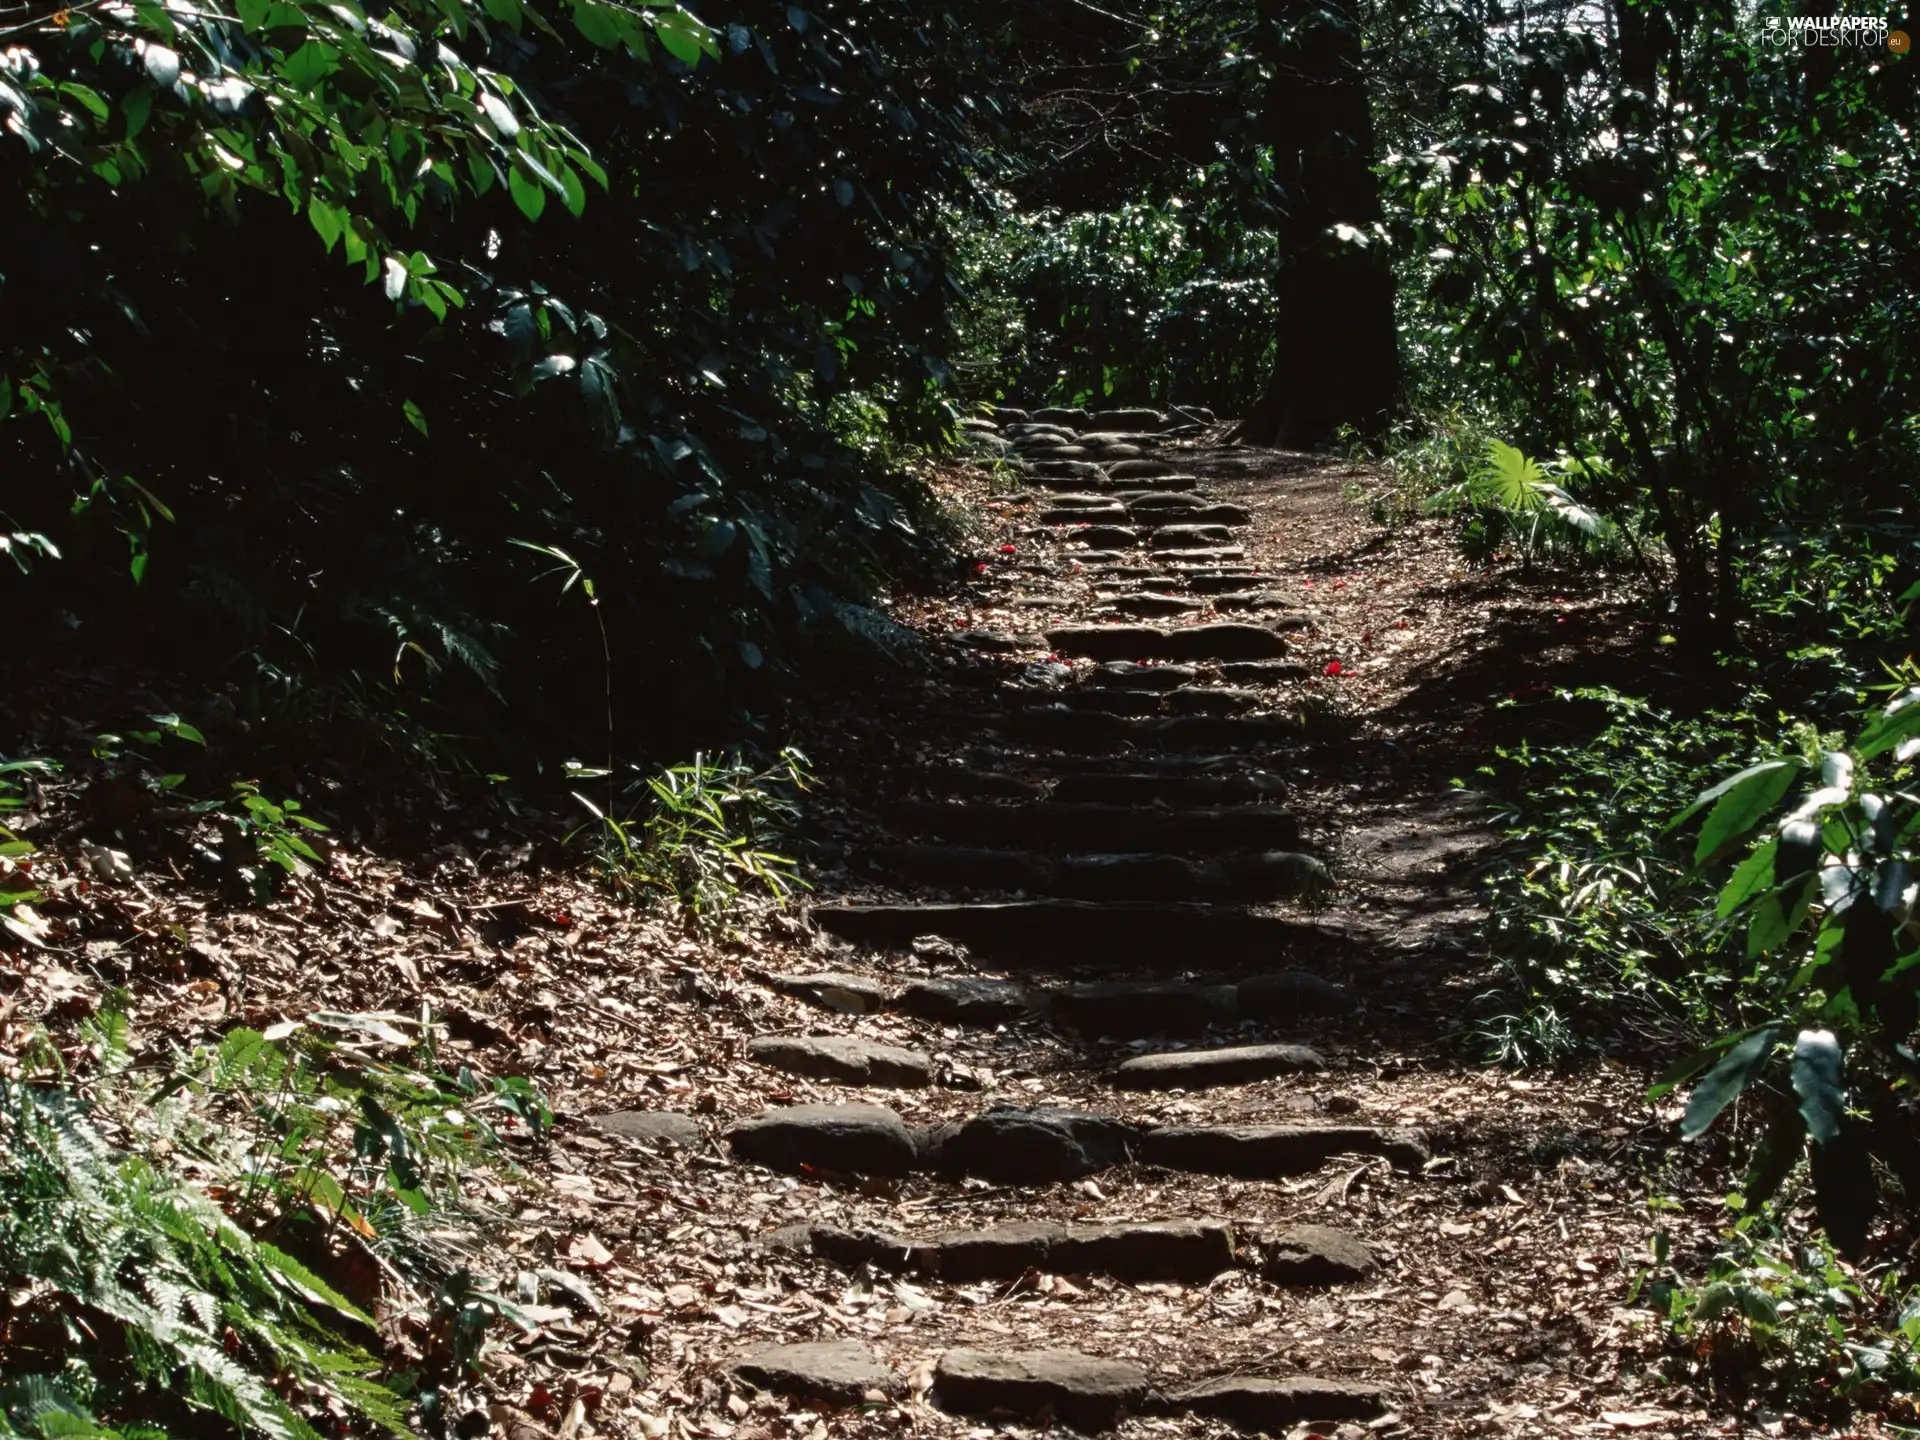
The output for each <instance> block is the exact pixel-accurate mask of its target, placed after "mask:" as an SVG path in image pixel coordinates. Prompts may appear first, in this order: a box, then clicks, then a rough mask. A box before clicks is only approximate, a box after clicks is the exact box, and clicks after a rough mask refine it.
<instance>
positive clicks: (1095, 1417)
mask: <svg viewBox="0 0 1920 1440" xmlns="http://www.w3.org/2000/svg"><path fill="white" fill-rule="evenodd" d="M728 1371H729V1373H730V1375H731V1377H732V1379H733V1381H734V1383H735V1384H737V1385H740V1386H741V1387H743V1388H745V1389H747V1390H749V1391H756V1392H757V1391H768V1392H771V1393H773V1394H776V1395H782V1396H786V1397H789V1398H791V1399H796V1400H802V1401H814V1402H825V1403H827V1404H829V1405H837V1406H843V1407H852V1406H855V1405H858V1404H860V1403H861V1402H862V1401H865V1400H867V1399H869V1398H870V1397H873V1396H879V1397H882V1398H885V1397H888V1396H898V1395H900V1394H901V1393H903V1391H904V1390H905V1383H904V1376H903V1375H901V1374H900V1373H899V1371H898V1370H897V1369H895V1368H894V1367H892V1366H889V1365H887V1364H885V1363H883V1362H882V1361H881V1359H880V1358H879V1356H877V1355H876V1354H875V1353H874V1352H873V1351H872V1349H870V1348H869V1346H868V1345H866V1344H865V1343H863V1342H861V1341H858V1340H810V1341H802V1342H799V1343H796V1344H773V1345H755V1346H753V1347H751V1348H749V1349H747V1350H744V1351H742V1352H741V1353H740V1354H739V1355H737V1356H735V1357H734V1359H733V1360H732V1361H731V1363H730V1364H729V1366H728ZM931 1398H932V1400H933V1401H934V1402H935V1403H936V1404H938V1405H939V1406H940V1408H941V1409H943V1410H946V1411H948V1412H950V1413H952V1414H955V1415H977V1416H981V1417H985V1418H994V1417H1000V1416H1012V1417H1015V1418H1017V1419H1021V1420H1027V1421H1034V1422H1044V1421H1058V1422H1061V1423H1064V1424H1066V1425H1068V1426H1071V1427H1073V1428H1075V1429H1077V1430H1082V1431H1098V1430H1105V1429H1109V1428H1111V1427H1112V1426H1113V1425H1115V1424H1116V1423H1118V1422H1119V1421H1120V1420H1121V1419H1122V1418H1124V1417H1126V1416H1128V1415H1136V1414H1137V1415H1144V1416H1154V1417H1169V1418H1175V1419H1177V1418H1178V1417H1183V1416H1192V1417H1199V1418H1202V1419H1208V1420H1215V1421H1220V1422H1224V1423H1225V1424H1227V1425H1229V1426H1232V1427H1234V1428H1235V1429H1238V1430H1242V1431H1246V1432H1248V1433H1260V1434H1269V1435H1281V1434H1286V1433H1287V1432H1288V1431H1289V1430H1290V1429H1291V1428H1292V1427H1294V1426H1296V1425H1299V1424H1301V1423H1313V1424H1332V1423H1337V1422H1339V1421H1344V1420H1369V1419H1372V1418H1374V1417H1376V1416H1379V1415H1383V1414H1385V1413H1386V1410H1387V1406H1388V1402H1389V1396H1388V1393H1387V1391H1386V1390H1385V1389H1383V1388H1382V1387H1380V1386H1378V1385H1373V1384H1370V1383H1368V1382H1366V1381H1361V1380H1354V1379H1348V1378H1344V1377H1339V1376H1332V1375H1306V1374H1286V1375H1248V1374H1244V1373H1238V1372H1236V1373H1234V1374H1231V1375H1226V1376H1219V1377H1214V1378H1209V1379H1202V1380H1198V1381H1188V1382H1183V1383H1178V1384H1163V1385H1161V1386H1159V1387H1158V1388H1156V1387H1155V1386H1154V1385H1153V1383H1152V1381H1151V1379H1150V1377H1149V1376H1148V1374H1147V1372H1146V1370H1144V1369H1143V1368H1142V1367H1141V1366H1139V1365H1137V1364H1135V1363H1134V1362H1132V1361H1130V1360H1113V1359H1106V1358H1103V1357H1101V1356H1097V1355H1088V1354H1085V1353H1083V1352H1081V1351H1078V1350H1062V1349H1053V1350H1009V1349H974V1348H970V1347H964V1346H962V1347H956V1348H954V1349H950V1350H947V1351H946V1352H944V1353H943V1354H942V1355H941V1356H940V1358H939V1360H938V1362H937V1363H936V1364H935V1366H934V1370H933V1390H932V1394H931Z"/></svg>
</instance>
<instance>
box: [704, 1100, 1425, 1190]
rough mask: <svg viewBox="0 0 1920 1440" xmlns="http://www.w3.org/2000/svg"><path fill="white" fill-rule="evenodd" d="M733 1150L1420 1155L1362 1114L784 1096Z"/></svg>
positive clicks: (798, 1153) (949, 1171) (1018, 1177)
mask: <svg viewBox="0 0 1920 1440" xmlns="http://www.w3.org/2000/svg"><path fill="white" fill-rule="evenodd" d="M727 1140H728V1143H729V1144H730V1145H731V1146H732V1148H733V1153H734V1154H735V1155H736V1156H737V1157H739V1158H740V1159H742V1160H746V1161H750V1162H752V1163H754V1164H757V1165H762V1166H764V1167H766V1168H767V1169H769V1170H776V1171H780V1172H783V1173H787V1174H805V1173H810V1172H815V1171H831V1172H833V1173H836V1174H857V1175H877V1176H885V1177H899V1176H903V1175H908V1174H912V1173H914V1172H916V1171H930V1172H935V1173H939V1174H946V1175H972V1176H976V1177H978V1178H980V1179H983V1180H991V1181H995V1182H997V1183H1000V1184H1007V1185H1045V1184H1050V1183H1053V1182H1056V1181H1064V1180H1078V1179H1081V1178H1083V1177H1085V1176H1088V1175H1092V1174H1095V1173H1096V1172H1098V1171H1101V1170H1107V1169H1111V1168H1112V1167H1113V1166H1115V1165H1125V1164H1145V1165H1157V1166H1159V1167H1160V1168H1161V1169H1163V1170H1174V1171H1181V1172H1185V1173H1188V1174H1200V1175H1225V1176H1230V1177H1232V1178H1234V1179H1240V1180H1279V1179H1284V1178H1287V1177H1290V1176H1294V1175H1302V1174H1307V1173H1310V1172H1312V1171H1315V1170H1318V1169H1319V1168H1320V1167H1321V1166H1322V1165H1324V1164H1326V1163H1327V1162H1328V1161H1329V1160H1331V1159H1333V1157H1334V1156H1336V1155H1348V1154H1355V1155H1379V1156H1383V1157H1384V1158H1386V1159H1387V1160H1388V1161H1389V1162H1391V1163H1392V1164H1393V1165H1394V1166H1395V1167H1397V1168H1399V1169H1403V1170H1418V1169H1420V1168H1421V1167H1422V1166H1424V1165H1425V1164H1426V1162H1427V1161H1428V1159H1430V1158H1431V1151H1429V1149H1428V1148H1427V1143H1426V1140H1425V1139H1424V1138H1423V1137H1422V1136H1421V1135H1420V1134H1419V1132H1418V1131H1415V1130H1409V1129H1380V1128H1377V1127H1375V1126H1371V1125H1239V1126H1226V1125H1162V1126H1154V1125H1147V1124H1143V1123H1140V1122H1137V1121H1132V1120H1125V1119H1120V1118H1117V1117H1115V1116H1111V1115H1096V1114H1092V1113H1090V1112H1087V1111H1080V1110H1060V1109H1053V1108H1050V1107H1039V1108H1033V1109H1028V1108H1023V1107H1019V1106H1011V1105H1002V1106H995V1107H994V1108H993V1109H990V1110H984V1111H982V1112H981V1113H979V1114H978V1115H975V1116H973V1117H972V1118H971V1119H967V1120H962V1121H957V1122H953V1123H949V1124H946V1125H939V1126H935V1127H933V1128H932V1129H930V1130H919V1131H916V1130H911V1129H909V1128H908V1127H907V1124H906V1122H905V1121H904V1120H902V1119H901V1118H900V1116H899V1115H897V1114H895V1113H894V1112H893V1111H892V1110H889V1109H887V1108H886V1107H885V1106H881V1105H860V1104H850V1105H793V1106H788V1107H785V1108H782V1109H773V1110H768V1111H765V1112H764V1113H762V1114H760V1115H758V1116H756V1117H754V1118H753V1119H751V1120H743V1121H741V1122H740V1123H739V1124H737V1125H735V1126H734V1127H733V1128H732V1129H730V1130H729V1131H727Z"/></svg>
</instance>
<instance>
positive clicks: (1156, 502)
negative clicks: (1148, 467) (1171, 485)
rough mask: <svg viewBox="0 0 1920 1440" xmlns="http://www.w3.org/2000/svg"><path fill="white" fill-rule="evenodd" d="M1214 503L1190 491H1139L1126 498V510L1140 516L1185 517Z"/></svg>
mask: <svg viewBox="0 0 1920 1440" xmlns="http://www.w3.org/2000/svg"><path fill="white" fill-rule="evenodd" d="M1215 503H1217V502H1215V501H1212V500H1208V499H1205V498H1204V497H1202V496H1199V495H1196V494H1194V493H1193V492H1192V491H1191V490H1141V491H1137V492H1136V493H1134V494H1132V495H1129V496H1128V497H1127V508H1128V509H1129V510H1132V511H1135V512H1137V513H1139V514H1142V515H1155V514H1179V515H1186V514H1190V513H1191V512H1193V511H1195V510H1201V509H1204V508H1206V507H1207V506H1209V505H1212V504H1215Z"/></svg>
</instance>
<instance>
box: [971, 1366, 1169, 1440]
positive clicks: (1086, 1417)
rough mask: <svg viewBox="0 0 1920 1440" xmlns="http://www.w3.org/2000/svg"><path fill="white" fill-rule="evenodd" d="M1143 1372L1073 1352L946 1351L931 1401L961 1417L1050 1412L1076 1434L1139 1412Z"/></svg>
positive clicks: (1144, 1390) (1144, 1379)
mask: <svg viewBox="0 0 1920 1440" xmlns="http://www.w3.org/2000/svg"><path fill="white" fill-rule="evenodd" d="M1146 1395H1147V1373H1146V1371H1144V1370H1142V1369H1141V1368H1140V1367H1139V1366H1137V1365H1130V1364H1128V1363H1126V1362H1125V1361H1122V1360H1102V1359H1100V1358H1098V1357H1096V1356H1093V1355H1083V1354H1081V1353H1080V1352H1079V1351H1077V1350H1003V1351H988V1350H949V1351H947V1353H946V1354H944V1355H942V1356H941V1357H940V1363H939V1365H938V1366H936V1367H935V1369H934V1372H933V1398H934V1400H935V1401H936V1402H937V1403H938V1404H939V1405H940V1407H941V1408H942V1409H945V1410H951V1411H954V1412H956V1413H958V1414H962V1415H991V1414H994V1413H997V1412H1002V1411H1004V1412H1006V1413H1008V1414H1012V1415H1019V1416H1022V1417H1028V1418H1032V1417H1037V1416H1039V1415H1040V1414H1041V1412H1043V1411H1047V1412H1051V1413H1052V1414H1053V1415H1055V1416H1057V1417H1058V1418H1060V1419H1061V1420H1063V1421H1065V1422H1066V1423H1067V1424H1069V1425H1072V1426H1075V1427H1076V1428H1079V1429H1086V1430H1095V1429H1104V1428H1105V1427H1107V1426H1109V1425H1111V1424H1113V1422H1114V1421H1115V1420H1117V1419H1119V1418H1120V1416H1121V1415H1122V1414H1123V1413H1125V1412H1127V1411H1129V1410H1137V1409H1139V1408H1140V1405H1141V1402H1142V1401H1144V1400H1145V1399H1146Z"/></svg>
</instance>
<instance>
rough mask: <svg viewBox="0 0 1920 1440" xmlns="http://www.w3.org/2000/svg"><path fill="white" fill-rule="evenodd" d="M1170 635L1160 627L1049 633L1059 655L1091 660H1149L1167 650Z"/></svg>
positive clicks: (1068, 629)
mask: <svg viewBox="0 0 1920 1440" xmlns="http://www.w3.org/2000/svg"><path fill="white" fill-rule="evenodd" d="M1166 642H1167V632H1166V631H1165V630H1162V629H1160V628H1159V627H1158V626H1156V625H1065V626H1062V627H1061V628H1059V629H1057V630H1049V631H1047V645H1048V646H1049V648H1051V649H1052V650H1053V651H1054V653H1055V654H1058V655H1075V656H1084V657H1086V658H1087V659H1090V660H1147V659H1152V658H1153V657H1155V656H1157V655H1159V654H1160V653H1161V651H1162V650H1163V649H1164V648H1165V646H1166Z"/></svg>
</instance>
